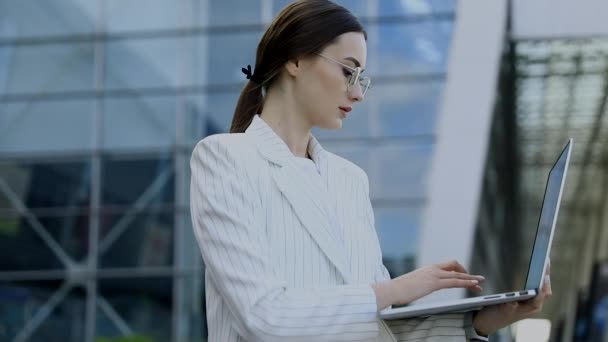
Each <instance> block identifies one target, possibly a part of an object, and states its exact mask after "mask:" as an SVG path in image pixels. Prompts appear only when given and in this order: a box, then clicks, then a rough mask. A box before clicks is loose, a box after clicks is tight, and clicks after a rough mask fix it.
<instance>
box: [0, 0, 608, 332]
mask: <svg viewBox="0 0 608 342" xmlns="http://www.w3.org/2000/svg"><path fill="white" fill-rule="evenodd" d="M286 3H288V1H286V0H255V1H254V0H247V1H242V0H177V1H171V2H167V1H160V0H148V1H145V2H143V1H138V0H129V1H124V0H121V1H117V0H97V1H82V0H71V1H70V0H59V1H53V2H38V3H33V2H29V1H28V2H25V1H17V0H5V1H0V298H2V300H0V302H2V303H3V304H4V305H0V340H1V341H5V340H6V341H39V340H65V341H94V340H95V339H100V340H104V339H105V340H109V341H112V340H114V339H118V338H119V337H121V336H133V339H134V340H137V338H139V339H140V340H142V341H144V340H145V341H147V340H150V341H169V340H173V341H200V340H204V339H205V336H206V326H205V296H204V291H203V289H204V286H203V285H204V284H203V277H202V274H203V272H204V269H203V265H202V262H201V258H200V254H199V251H198V247H197V246H196V244H195V242H194V237H193V234H192V227H191V221H190V213H189V158H190V153H191V151H192V148H193V147H194V144H195V143H196V142H197V141H198V140H200V139H202V138H203V137H205V136H206V135H209V134H214V133H219V132H224V131H227V130H228V127H229V125H230V121H231V118H232V114H233V111H234V106H235V103H236V99H237V97H238V94H239V92H240V89H241V88H242V86H243V85H244V82H245V78H244V75H243V74H242V73H241V71H240V69H241V67H245V66H247V65H248V64H251V65H253V64H254V63H255V48H256V45H257V42H258V40H259V38H260V36H261V34H262V32H263V30H264V29H265V27H266V26H267V25H268V24H269V22H270V20H271V19H272V18H273V16H274V15H275V14H276V13H277V12H278V11H279V10H280V9H281V8H282V7H283V6H284V5H285V4H286ZM338 3H341V4H343V5H345V6H346V7H347V8H349V9H351V10H352V11H353V12H354V13H355V14H356V15H357V16H359V17H360V19H361V21H362V22H363V24H364V26H365V28H366V30H367V32H368V37H369V38H368V65H367V68H366V69H367V70H366V74H368V75H369V76H371V77H372V79H373V84H372V87H373V89H371V90H370V91H369V92H368V95H367V98H366V100H365V101H364V102H363V103H362V104H361V105H360V106H358V108H356V109H355V111H354V112H353V113H352V115H351V116H350V117H349V119H348V120H347V121H345V123H344V128H343V129H342V130H340V131H337V132H327V131H315V135H316V136H317V137H318V138H319V140H320V141H321V143H322V144H323V145H324V147H325V148H326V149H328V150H330V151H332V152H335V153H337V154H339V155H342V156H344V157H346V158H347V159H349V160H352V161H353V162H355V163H356V164H358V165H359V166H361V167H362V168H363V169H364V170H365V171H366V172H367V173H368V175H369V177H370V187H371V197H372V203H373V206H374V211H375V216H376V229H377V230H378V234H379V238H380V242H381V245H382V249H383V253H384V262H385V264H386V265H387V267H388V268H389V270H390V272H391V274H392V275H393V276H396V275H399V274H402V273H405V272H408V271H410V270H412V269H414V268H415V267H416V265H419V266H420V265H425V264H428V263H431V262H436V261H443V260H447V259H452V258H456V259H458V260H460V261H462V262H463V263H464V264H465V265H467V266H470V268H471V270H474V271H476V272H480V273H483V274H486V275H487V276H488V278H489V281H488V288H487V289H488V290H491V289H507V288H508V287H509V286H512V284H516V283H517V282H518V281H519V278H518V277H521V274H522V270H523V269H525V267H526V266H527V265H525V264H524V263H525V259H526V257H527V255H526V252H525V251H529V250H530V244H531V241H530V240H531V239H532V237H531V236H530V235H529V234H528V233H527V232H528V231H529V230H530V227H532V226H534V225H535V222H534V220H535V215H537V212H538V208H537V207H534V204H536V205H538V198H539V196H541V194H540V193H539V191H542V187H543V185H544V183H543V179H544V177H545V175H546V172H547V171H548V167H549V165H548V164H547V163H549V162H550V161H551V160H552V158H553V155H556V151H557V150H558V148H559V145H560V143H561V141H562V140H563V141H565V137H567V136H569V135H573V136H574V138H575V141H576V143H577V144H578V146H579V147H580V150H577V151H576V154H575V156H576V158H578V159H575V160H577V166H576V167H573V168H572V170H571V173H570V176H569V182H570V181H574V180H577V181H578V182H580V183H578V184H577V183H569V184H568V185H567V187H568V189H570V190H569V191H570V193H569V194H568V196H566V198H565V201H564V208H563V211H562V215H561V216H560V217H562V218H563V220H561V221H560V228H559V231H560V234H561V233H562V232H568V233H567V235H566V234H564V235H560V236H559V237H557V240H556V249H557V250H563V251H565V252H564V253H563V254H564V255H562V254H561V253H560V256H558V257H556V258H555V259H554V267H553V275H554V279H556V280H554V284H556V285H555V290H556V291H558V290H559V291H563V293H564V297H563V298H565V300H566V302H567V303H568V305H567V306H563V303H561V301H553V302H551V303H548V304H547V306H548V308H547V310H546V313H545V312H544V313H543V315H544V316H545V317H547V318H550V319H551V321H552V322H553V323H554V324H553V325H554V328H556V327H558V326H559V322H561V321H563V322H565V323H563V327H564V328H563V331H562V332H561V334H562V336H564V339H563V341H566V340H570V339H569V338H570V337H571V336H573V334H574V328H573V325H574V322H575V318H576V317H575V314H576V311H577V310H576V307H577V299H578V298H579V297H578V296H579V289H583V290H581V291H582V292H580V296H582V297H581V298H583V299H584V298H586V297H589V296H590V295H589V293H590V292H593V291H591V288H590V286H591V279H592V264H593V262H594V261H596V260H598V261H599V260H602V258H604V259H605V258H606V248H605V247H602V246H606V244H607V243H608V241H606V239H608V234H606V233H605V231H606V230H607V229H605V225H606V223H605V220H604V218H603V217H604V214H603V212H604V211H605V210H603V208H606V196H604V194H605V193H606V191H605V190H606V183H605V182H606V181H605V179H606V177H605V175H606V169H605V166H606V164H607V162H606V161H607V160H606V158H607V157H606V156H607V155H608V153H606V147H605V146H606V144H605V143H604V140H605V137H606V136H608V135H607V134H606V133H608V131H607V130H608V120H607V119H606V116H605V115H604V113H605V109H604V108H605V101H606V90H605V86H604V84H605V82H606V81H605V75H604V74H605V70H604V69H605V60H606V59H605V58H603V56H604V55H605V54H606V52H607V45H606V43H605V41H604V40H602V39H597V38H596V39H594V40H589V39H587V38H588V37H591V36H592V37H598V36H601V35H606V33H607V32H608V29H607V28H606V27H605V24H603V22H601V20H600V19H601V18H599V17H598V16H597V15H595V16H593V14H594V13H596V14H597V13H601V11H599V10H598V9H604V10H605V9H606V6H605V5H603V4H602V3H601V2H600V1H598V0H594V1H593V2H592V4H589V6H588V8H587V6H580V8H570V7H568V6H573V5H568V4H567V3H566V1H563V0H560V1H558V4H557V5H555V4H553V2H548V1H545V0H537V1H536V2H530V3H525V2H524V1H512V2H507V1H495V2H488V3H483V4H481V3H473V2H470V1H466V0H461V1H459V2H458V3H456V1H454V0H400V1H397V0H369V1H366V0H342V1H338ZM593 6H597V8H595V7H593ZM548 10H551V11H555V15H556V17H555V18H561V19H560V21H559V22H560V23H570V24H569V25H561V24H560V25H551V24H549V23H547V24H546V25H541V24H538V23H537V24H536V25H535V24H534V23H535V21H537V20H538V18H541V17H544V16H546V14H544V13H546V12H544V11H548ZM551 13H553V12H551ZM568 13H570V14H572V13H574V14H576V15H575V16H574V17H572V18H571V17H568V16H567V15H566V14H568ZM603 13H605V11H604V12H603ZM560 15H561V17H560ZM590 18H592V19H593V18H594V20H591V19H590ZM556 20H557V19H556ZM583 27H585V28H584V29H583ZM480 28H483V29H480ZM559 30H562V31H559ZM564 37H568V39H566V40H564V39H563V38H564ZM570 37H575V40H574V42H572V39H570ZM588 51H592V53H591V55H592V56H591V57H589V59H590V60H591V62H590V63H591V64H586V63H587V59H588V58H587V52H588ZM562 55H564V56H566V57H564V59H563V60H562V57H563V56H562ZM596 55H597V56H600V57H597V56H596ZM594 63H595V64H594ZM554 64H555V65H554ZM559 67H564V68H566V70H565V71H560V70H561V69H555V70H554V69H553V68H559ZM568 68H574V69H568ZM553 72H558V73H559V72H563V73H566V75H558V76H557V78H560V80H561V81H559V82H562V81H564V80H562V78H566V80H565V84H569V85H570V86H565V89H566V90H563V88H564V85H563V84H561V83H559V82H558V84H553V83H551V82H553V81H552V80H553V77H554V76H553V74H552V73H553ZM587 73H591V74H593V75H595V76H596V77H595V78H593V77H589V78H588V77H587V76H585V75H587ZM591 79H595V81H594V80H591ZM538 80H542V81H543V82H540V84H539V82H537V81H538ZM588 80H590V81H588ZM539 87H540V89H545V91H546V92H545V93H543V94H545V95H542V96H538V95H537V93H538V89H539ZM577 87H582V90H579V88H577ZM553 88H559V89H561V90H559V91H561V93H560V92H556V93H555V94H553V95H552V94H550V93H549V91H554V90H552V89H553ZM567 89H571V90H570V92H568V90H567ZM556 91H557V90H556ZM579 92H580V93H581V94H579ZM567 94H569V95H567ZM591 94H593V96H591ZM591 97H592V98H591ZM553 98H556V99H558V100H564V99H566V100H565V102H564V104H565V106H566V108H568V110H564V111H554V109H550V110H549V109H547V108H554V107H555V106H560V104H561V102H559V103H554V102H551V101H554V100H553ZM529 108H535V109H529ZM600 109H601V110H600ZM539 113H540V114H542V115H540V116H539ZM534 115H536V116H534ZM581 117H584V118H585V119H581ZM584 120H587V121H584ZM579 123H580V125H578V124H579ZM577 125H578V126H577ZM556 127H557V128H556ZM549 130H550V131H551V132H553V133H547V132H548V131H549ZM578 133H580V136H579V135H578ZM602 139H604V140H602ZM585 146H589V147H588V148H587V147H585ZM583 151H585V152H583ZM586 151H589V152H586ZM587 155H588V156H587ZM573 166H574V165H573ZM600 184H601V185H600ZM574 189H580V190H578V191H575V190H574ZM602 189H604V190H603V191H602ZM580 199H584V201H580ZM513 227H516V228H513ZM568 227H576V229H568ZM584 229H591V230H592V231H593V233H592V234H587V233H585V230H584ZM437 236H442V237H445V239H437V238H436V237H437ZM572 241H576V242H572ZM455 242H458V243H455ZM484 246H487V247H486V248H485V249H484ZM501 246H502V247H501ZM505 246H506V247H505ZM516 251H522V252H521V253H520V252H516ZM581 258H583V260H584V262H583V263H582V265H583V266H582V267H580V268H579V267H577V265H579V261H580V259H581ZM481 261H483V262H481ZM514 261H515V262H514ZM497 269H500V270H509V271H508V273H509V274H512V276H505V274H506V273H507V272H504V273H503V272H495V271H494V270H497ZM575 272H579V273H577V276H576V277H574V276H573V275H574V274H575ZM558 284H564V285H558ZM560 286H563V287H561V288H560ZM586 289H589V290H586ZM593 293H597V291H595V292H593ZM440 295H443V296H448V297H455V296H463V295H466V294H464V293H461V292H446V293H444V294H440ZM560 296H561V294H560ZM598 298H599V297H598ZM583 302H585V301H584V300H583ZM581 315H582V316H585V315H584V312H582V311H581ZM585 317H586V316H585ZM558 334H560V333H559V332H558V330H557V328H556V329H555V332H554V336H556V335H558ZM510 335H511V334H510V331H504V332H503V333H502V334H501V335H500V338H502V339H504V340H508V339H509V338H510Z"/></svg>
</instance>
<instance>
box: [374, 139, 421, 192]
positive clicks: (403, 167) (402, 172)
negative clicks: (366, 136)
mask: <svg viewBox="0 0 608 342" xmlns="http://www.w3.org/2000/svg"><path fill="white" fill-rule="evenodd" d="M432 150H433V148H432V145H404V144H403V143H393V144H387V145H385V146H379V147H376V148H374V149H373V154H372V155H371V165H372V172H371V174H370V194H371V196H372V197H373V198H386V199H389V198H390V199H403V198H405V199H420V198H425V197H426V186H427V180H428V178H427V177H428V170H429V162H430V158H431V153H432Z"/></svg>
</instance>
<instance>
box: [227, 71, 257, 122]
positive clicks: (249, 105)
mask: <svg viewBox="0 0 608 342" xmlns="http://www.w3.org/2000/svg"><path fill="white" fill-rule="evenodd" d="M262 87H263V86H262V85H261V84H258V83H256V82H254V81H253V80H249V82H247V84H246V85H245V88H243V90H242V91H241V96H239V101H238V103H237V105H236V109H235V110H234V116H233V117H232V125H231V126H230V133H244V132H245V130H246V129H247V127H249V125H250V124H251V122H252V121H253V117H254V116H255V115H256V114H258V113H260V112H261V111H262V107H263V105H264V97H263V96H262Z"/></svg>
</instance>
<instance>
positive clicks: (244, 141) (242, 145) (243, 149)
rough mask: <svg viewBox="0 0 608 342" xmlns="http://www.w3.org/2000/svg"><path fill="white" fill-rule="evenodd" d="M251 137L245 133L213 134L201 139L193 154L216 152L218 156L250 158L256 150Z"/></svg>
mask: <svg viewBox="0 0 608 342" xmlns="http://www.w3.org/2000/svg"><path fill="white" fill-rule="evenodd" d="M250 139H251V137H249V136H248V135H247V134H244V133H220V134H213V135H209V136H207V137H205V138H204V139H202V140H200V141H199V142H198V143H197V144H196V147H195V148H194V151H193V152H192V154H193V155H196V154H198V153H201V154H209V153H211V154H214V155H216V156H217V157H220V156H221V157H224V158H227V159H241V158H248V156H249V157H251V156H252V155H255V153H253V152H254V151H255V147H254V144H253V143H252V142H251V141H250Z"/></svg>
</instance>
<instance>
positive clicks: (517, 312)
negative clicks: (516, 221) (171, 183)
mask: <svg viewBox="0 0 608 342" xmlns="http://www.w3.org/2000/svg"><path fill="white" fill-rule="evenodd" d="M366 57H367V50H366V34H365V31H364V30H363V28H362V27H361V25H360V23H359V22H358V21H357V19H356V18H355V17H354V16H353V15H352V14H351V13H350V12H349V11H348V10H346V9H344V8H343V7H341V6H338V5H336V4H334V3H332V2H330V1H327V0H309V1H298V2H295V3H293V4H291V5H289V6H287V7H286V8H285V9H283V11H281V12H280V13H279V14H278V16H277V17H276V18H275V19H274V21H273V22H272V24H271V25H270V27H269V28H268V29H267V31H266V32H265V34H264V36H263V37H262V39H261V41H260V43H259V45H258V49H257V56H256V61H255V67H254V68H253V69H252V68H251V67H248V68H243V72H244V73H245V74H246V75H247V78H248V79H249V81H248V83H247V85H246V86H245V88H244V89H243V91H242V93H241V96H240V98H239V101H238V104H237V105H236V110H235V113H234V118H233V121H232V127H231V132H230V134H218V135H213V136H209V137H207V138H205V139H203V140H202V141H201V142H199V144H198V145H197V146H196V148H195V149H194V152H193V155H192V160H191V168H192V183H191V206H192V221H193V224H194V230H195V233H196V237H197V241H198V244H199V246H200V250H201V253H202V255H203V259H204V262H205V266H206V272H205V289H206V303H207V320H208V327H209V340H210V341H335V340H340V341H351V340H352V341H361V340H372V341H375V340H380V341H395V340H416V341H422V340H427V341H431V340H432V341H464V340H484V335H488V334H491V333H493V332H494V331H496V330H498V329H500V328H502V327H504V326H507V325H509V324H511V323H513V322H514V321H517V320H519V319H522V318H525V317H528V316H530V315H532V314H534V313H537V312H538V311H540V309H541V307H542V304H543V301H544V298H545V297H546V296H547V295H550V294H551V289H550V286H549V285H548V284H549V282H548V281H547V282H546V284H547V286H546V287H545V288H544V289H543V291H542V294H541V295H539V296H537V297H536V298H535V299H534V300H531V301H528V302H525V303H510V304H505V305H499V306H492V307H489V308H486V309H483V310H481V311H479V312H478V313H476V314H451V315H439V316H435V317H429V318H424V319H415V320H408V321H391V322H384V321H381V320H379V319H378V316H377V312H378V310H381V309H384V308H386V307H388V306H390V305H395V304H404V303H409V302H411V301H413V300H415V299H418V298H420V297H423V296H425V295H427V294H429V293H431V292H433V291H436V290H439V289H444V288H454V287H460V288H469V289H473V290H480V286H479V284H480V282H481V281H483V277H481V276H475V275H470V274H468V273H467V272H466V271H465V269H464V268H463V267H462V266H461V265H460V264H459V263H458V262H456V261H449V262H445V263H442V264H437V265H432V266H428V267H424V268H421V269H418V270H416V271H414V272H411V273H408V274H405V275H402V276H400V277H397V278H395V279H390V277H389V274H388V272H387V270H386V268H385V267H384V266H383V265H382V254H381V251H380V246H379V243H378V238H377V234H376V230H375V227H374V215H373V211H372V206H371V202H370V199H369V185H368V178H367V175H366V174H365V172H364V171H363V170H362V169H360V168H359V167H357V166H356V165H354V164H353V163H351V162H349V161H347V160H345V159H343V158H341V157H339V156H337V155H335V154H332V153H330V152H328V151H326V150H324V149H323V147H322V146H321V145H320V144H319V142H318V141H317V140H316V139H315V138H314V137H313V136H312V135H311V133H310V132H311V128H312V127H314V126H316V127H320V128H325V129H339V128H340V127H341V126H342V121H343V120H348V115H349V112H350V111H351V109H352V107H353V106H354V105H355V104H356V103H358V102H360V101H363V99H364V96H365V93H366V91H367V89H368V88H369V85H370V80H369V79H368V78H366V77H364V76H363V75H362V72H363V70H364V69H365V65H366V62H367V60H366Z"/></svg>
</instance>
